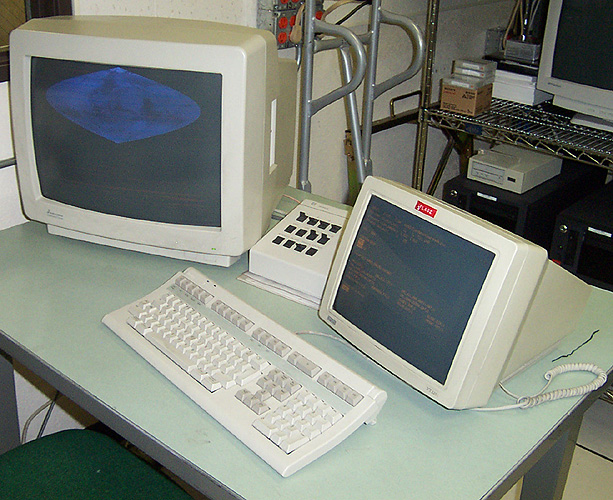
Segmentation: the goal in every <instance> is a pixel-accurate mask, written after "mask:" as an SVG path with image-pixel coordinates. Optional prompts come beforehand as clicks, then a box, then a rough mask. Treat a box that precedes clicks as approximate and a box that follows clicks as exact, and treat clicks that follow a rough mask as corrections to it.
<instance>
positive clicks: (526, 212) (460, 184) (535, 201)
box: [443, 160, 606, 249]
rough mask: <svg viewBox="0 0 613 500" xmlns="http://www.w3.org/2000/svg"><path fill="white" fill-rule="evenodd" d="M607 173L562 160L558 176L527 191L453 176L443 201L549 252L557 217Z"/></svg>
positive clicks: (596, 168)
mask: <svg viewBox="0 0 613 500" xmlns="http://www.w3.org/2000/svg"><path fill="white" fill-rule="evenodd" d="M605 179H606V170H605V169H603V168H600V167H595V166H590V165H585V164H581V163H577V162H572V161H569V160H565V161H564V163H563V165H562V171H561V173H560V174H559V175H557V176H555V177H553V178H552V179H549V180H548V181H545V182H544V183H542V184H540V185H538V186H536V187H534V188H532V189H530V190H529V191H526V192H525V193H523V194H516V193H513V192H511V191H507V190H504V189H500V188H497V187H495V186H490V185H487V184H483V183H482V182H478V181H474V180H470V179H467V178H466V177H465V176H462V175H460V176H458V177H454V178H453V179H451V180H449V181H447V182H446V183H445V185H444V187H443V200H444V201H446V202H448V203H451V204H452V205H455V206H457V207H459V208H462V209H464V210H466V211H467V212H470V213H472V214H474V215H477V216H478V217H481V218H482V219H485V220H487V221H489V222H492V223H494V224H496V225H498V226H500V227H502V228H504V229H507V230H509V231H511V232H513V233H515V234H518V235H520V236H522V237H524V238H526V239H527V240H530V241H532V242H533V243H536V244H537V245H540V246H542V247H543V248H546V249H549V248H550V247H551V239H552V236H553V231H554V227H555V222H556V217H557V215H558V214H559V213H560V212H561V211H562V210H564V209H565V208H567V207H569V206H570V205H572V204H573V203H575V202H577V201H578V200H580V199H582V198H584V197H585V196H587V195H588V194H590V193H592V192H594V191H596V190H598V189H599V188H601V187H602V186H603V185H604V182H605Z"/></svg>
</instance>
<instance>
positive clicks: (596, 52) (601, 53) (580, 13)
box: [552, 0, 613, 90]
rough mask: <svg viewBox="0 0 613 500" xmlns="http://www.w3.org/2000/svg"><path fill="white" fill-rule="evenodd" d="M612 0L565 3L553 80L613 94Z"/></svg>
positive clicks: (559, 26)
mask: <svg viewBox="0 0 613 500" xmlns="http://www.w3.org/2000/svg"><path fill="white" fill-rule="evenodd" d="M612 6H613V5H612V3H611V1H610V0H589V1H586V0H564V2H563V4H562V11H561V13H560V21H559V23H558V33H557V37H556V43H555V50H554V57H553V68H552V76H554V77H555V78H558V79H560V80H565V81H570V82H575V83H579V84H583V85H587V86H590V87H596V88H600V89H604V90H613V78H612V77H611V70H610V68H609V64H610V61H611V58H612V57H613V21H612V19H613V17H612V13H611V7H612Z"/></svg>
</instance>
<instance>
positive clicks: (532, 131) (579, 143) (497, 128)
mask: <svg viewBox="0 0 613 500" xmlns="http://www.w3.org/2000/svg"><path fill="white" fill-rule="evenodd" d="M438 14H439V0H428V14H427V20H426V61H425V64H424V68H423V73H422V81H421V100H420V105H419V113H418V129H417V137H416V144H415V162H414V165H415V166H414V171H413V187H414V188H416V189H422V185H423V173H424V165H425V159H426V144H427V135H428V127H430V126H432V127H437V128H441V129H449V130H456V131H461V132H466V133H468V134H471V135H473V136H476V137H479V138H480V139H485V140H492V141H496V142H503V143H508V144H515V145H518V146H522V147H527V148H531V149H537V150H541V151H543V152H547V153H550V154H554V155H556V156H560V157H562V158H570V159H573V160H578V161H581V162H584V163H589V164H593V165H598V166H601V167H604V168H607V169H609V170H612V171H613V133H610V132H603V131H599V130H595V129H592V128H588V127H583V126H579V125H573V124H572V123H571V122H570V117H569V116H567V115H565V114H563V113H560V112H556V111H555V110H554V108H553V106H551V105H541V106H526V105H522V104H516V103H513V102H509V101H503V100H499V99H494V101H493V102H492V107H491V109H490V110H489V111H488V112H486V113H483V114H481V115H478V116H476V117H469V116H463V115H459V114H457V113H451V112H448V111H443V110H441V109H440V108H438V107H437V106H434V105H433V104H432V102H431V100H432V99H431V96H432V68H433V63H434V55H435V49H436V36H437V28H438Z"/></svg>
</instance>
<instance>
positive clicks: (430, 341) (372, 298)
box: [334, 196, 494, 384]
mask: <svg viewBox="0 0 613 500" xmlns="http://www.w3.org/2000/svg"><path fill="white" fill-rule="evenodd" d="M493 260H494V254H493V253H492V252H491V251H489V250H487V249H484V248H482V247H480V246H477V245H475V244H474V243H471V242H469V241H467V240H465V239H463V238H461V237H459V236H457V235H455V234H453V233H451V232H449V231H447V230H445V229H442V228H441V227H439V226H437V225H435V224H432V223H430V222H428V221H426V220H424V219H421V218H420V217H418V216H416V215H414V214H411V213H409V212H407V211H406V210H404V209H402V208H400V207H398V206H396V205H393V204H391V203H389V202H387V201H385V200H383V199H381V198H379V197H377V196H373V197H372V198H371V199H370V201H369V203H368V206H367V208H366V211H365V213H364V217H363V219H362V221H361V224H360V227H359V229H358V232H357V234H356V237H355V240H354V242H353V247H352V248H351V251H350V254H349V257H348V260H347V263H346V267H345V269H344V272H343V275H342V278H341V281H340V284H339V286H338V290H337V295H336V298H335V301H334V309H335V310H336V311H337V312H338V313H339V314H341V315H342V316H343V317H344V318H345V319H347V320H348V321H349V322H351V323H352V324H353V325H355V326H356V327H358V328H359V329H360V330H362V331H363V332H364V333H366V334H367V335H369V336H370V337H371V338H373V339H374V340H376V341H377V342H379V343H380V344H381V345H383V346H385V347H386V348H388V349H389V350H390V351H392V352H394V353H395V354H397V355H398V356H400V357H401V358H403V359H404V360H406V361H407V362H409V363H410V364H411V365H413V366H415V367H416V368H418V369H419V370H421V371H422V372H424V373H426V374H427V375H428V376H430V377H432V378H433V379H434V380H436V381H438V382H439V383H441V384H444V383H445V380H446V378H447V375H448V373H449V369H450V367H451V364H452V362H453V358H454V356H455V353H456V351H457V349H458V345H459V343H460V340H461V338H462V334H463V332H464V329H465V328H466V324H467V322H468V319H469V317H470V315H471V313H472V310H473V307H474V305H475V302H476V300H477V297H478V295H479V293H480V291H481V288H482V286H483V283H484V281H485V278H486V276H487V274H488V272H489V269H490V267H491V265H492V262H493Z"/></svg>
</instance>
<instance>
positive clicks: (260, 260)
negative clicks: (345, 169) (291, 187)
mask: <svg viewBox="0 0 613 500" xmlns="http://www.w3.org/2000/svg"><path fill="white" fill-rule="evenodd" d="M348 216H349V212H348V211H347V210H346V209H343V208H337V207H333V206H330V205H326V204H323V203H319V202H316V201H313V200H306V201H303V202H302V203H300V204H299V205H297V206H296V207H295V208H294V209H293V210H292V211H291V212H290V213H289V214H287V215H286V216H285V217H284V218H283V219H282V220H281V221H280V222H279V223H278V224H277V225H276V226H275V227H274V228H272V229H271V230H270V231H269V232H268V233H267V234H265V235H264V237H263V238H262V239H261V240H260V241H259V242H258V243H256V244H255V245H254V246H253V247H252V248H251V250H250V251H249V272H250V273H252V274H254V275H257V276H260V277H263V278H266V279H268V280H271V281H274V282H275V283H279V284H281V285H284V286H286V287H288V288H290V289H292V290H295V291H298V292H301V293H304V294H306V295H309V296H311V297H313V298H315V299H316V300H317V301H319V300H321V296H322V294H323V291H324V287H325V285H326V280H327V279H328V273H329V272H330V267H331V266H332V260H333V259H334V254H335V253H336V248H337V247H338V243H339V241H340V236H341V233H342V231H343V229H344V227H345V223H346V222H347V218H348Z"/></svg>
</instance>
